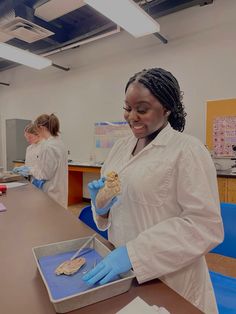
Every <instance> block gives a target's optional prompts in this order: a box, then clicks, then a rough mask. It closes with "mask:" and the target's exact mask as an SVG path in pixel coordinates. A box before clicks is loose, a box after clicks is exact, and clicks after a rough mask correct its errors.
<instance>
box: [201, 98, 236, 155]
mask: <svg viewBox="0 0 236 314" xmlns="http://www.w3.org/2000/svg"><path fill="white" fill-rule="evenodd" d="M206 144H207V147H208V148H209V149H210V150H211V151H213V153H214V155H215V156H216V157H233V156H234V153H233V150H232V145H236V99H224V100H215V101H208V102H207V125H206Z"/></svg>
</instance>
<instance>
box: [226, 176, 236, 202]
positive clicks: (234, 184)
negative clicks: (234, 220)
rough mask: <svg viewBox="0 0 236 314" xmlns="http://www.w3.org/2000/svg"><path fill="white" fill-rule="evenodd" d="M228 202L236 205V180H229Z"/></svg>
mask: <svg viewBox="0 0 236 314" xmlns="http://www.w3.org/2000/svg"><path fill="white" fill-rule="evenodd" d="M227 194H228V195H227V202H229V203H236V178H235V179H234V178H232V179H231V178H228V193H227Z"/></svg>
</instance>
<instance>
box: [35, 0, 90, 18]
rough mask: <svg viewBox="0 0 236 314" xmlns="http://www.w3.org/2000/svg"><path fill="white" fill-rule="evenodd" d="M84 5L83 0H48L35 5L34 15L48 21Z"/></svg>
mask: <svg viewBox="0 0 236 314" xmlns="http://www.w3.org/2000/svg"><path fill="white" fill-rule="evenodd" d="M84 5H85V3H84V1H83V0H50V1H48V2H45V3H44V4H42V5H41V6H39V7H37V8H36V9H35V12H34V15H35V16H37V17H39V18H41V19H43V20H44V21H47V22H49V21H52V20H55V19H56V18H58V17H60V16H63V15H65V14H67V13H69V12H72V11H74V10H77V9H79V8H81V7H82V6H84Z"/></svg>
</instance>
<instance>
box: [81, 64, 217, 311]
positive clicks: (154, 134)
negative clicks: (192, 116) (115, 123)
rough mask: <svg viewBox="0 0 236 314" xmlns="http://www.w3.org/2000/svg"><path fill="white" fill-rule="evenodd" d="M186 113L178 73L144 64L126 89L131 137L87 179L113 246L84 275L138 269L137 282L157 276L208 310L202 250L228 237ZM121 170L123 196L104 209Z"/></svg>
mask: <svg viewBox="0 0 236 314" xmlns="http://www.w3.org/2000/svg"><path fill="white" fill-rule="evenodd" d="M185 117H186V113H185V111H184V106H183V103H182V93H181V91H180V87H179V84H178V82H177V80H176V78H175V77H174V76H173V75H172V74H171V73H170V72H168V71H166V70H164V69H160V68H153V69H149V70H143V71H141V72H139V73H137V74H135V75H134V76H132V77H131V78H130V80H129V81H128V83H127V85H126V88H125V104H124V118H125V120H126V121H127V122H128V124H129V126H130V128H131V130H132V133H133V134H132V135H131V136H129V137H127V138H123V139H121V140H119V141H117V142H116V144H115V145H114V147H113V148H112V150H111V152H110V154H109V156H108V158H107V160H106V162H105V163H104V165H103V168H102V179H100V180H98V181H93V182H91V183H89V191H90V195H91V200H92V209H93V215H94V219H95V221H96V224H97V226H98V228H99V229H101V230H105V229H108V239H109V241H110V242H112V243H113V244H114V246H115V247H116V249H115V250H113V251H112V252H111V253H110V254H109V255H107V256H106V257H105V258H104V259H103V260H102V261H101V262H100V263H99V264H98V265H97V266H96V267H95V268H94V269H93V270H92V271H90V272H89V273H87V274H86V275H85V276H84V280H85V281H86V282H87V283H88V284H90V285H92V284H94V283H96V282H99V283H100V284H104V283H107V282H108V281H110V280H112V279H114V278H115V277H116V276H117V275H119V274H121V273H123V272H126V271H128V270H130V269H131V268H133V271H134V273H135V275H136V278H137V280H138V282H139V283H143V282H146V281H149V280H152V279H154V278H159V279H160V280H162V281H163V282H164V283H166V284H167V285H168V286H169V287H171V288H172V289H173V290H175V291H176V292H177V293H179V294H180V295H182V296H183V297H184V298H186V299H187V300H188V301H189V302H191V303H192V304H194V305H195V306H196V307H198V308H199V309H200V310H202V311H203V312H204V313H207V314H216V313H217V307H216V302H215V297H214V292H213V289H212V284H211V281H210V277H209V273H208V268H207V265H206V261H205V257H204V255H205V254H206V253H207V252H209V251H210V250H211V249H212V248H213V247H215V246H216V245H217V244H219V243H220V242H221V241H222V240H223V225H222V220H221V215H220V207H219V198H218V189H217V180H216V171H215V167H214V164H213V162H212V160H211V157H210V154H209V153H208V151H207V150H206V148H205V146H204V145H203V144H202V143H201V142H200V141H199V140H197V139H196V138H194V137H192V136H190V135H186V134H183V133H182V132H183V130H184V126H185ZM110 171H115V172H117V173H118V176H119V179H120V181H121V194H120V195H118V196H117V197H116V198H115V199H113V200H112V201H111V202H110V204H108V205H107V206H106V207H105V208H102V209H101V208H96V203H95V198H96V195H97V193H98V191H99V189H100V188H102V187H103V186H104V176H106V175H107V173H109V172H110Z"/></svg>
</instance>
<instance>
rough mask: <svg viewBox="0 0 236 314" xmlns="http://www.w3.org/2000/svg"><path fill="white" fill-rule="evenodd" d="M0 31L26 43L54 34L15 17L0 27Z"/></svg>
mask: <svg viewBox="0 0 236 314" xmlns="http://www.w3.org/2000/svg"><path fill="white" fill-rule="evenodd" d="M0 31H2V32H4V33H6V34H8V35H10V36H12V37H14V38H18V39H20V40H23V41H25V42H27V43H33V42H35V41H38V40H40V39H43V38H46V37H49V36H51V35H53V34H54V33H53V32H51V31H49V30H47V29H45V28H43V27H41V26H38V25H36V24H34V23H32V22H30V21H27V20H25V19H23V18H21V17H16V18H14V19H13V20H11V21H10V22H8V23H5V24H2V25H0Z"/></svg>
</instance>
